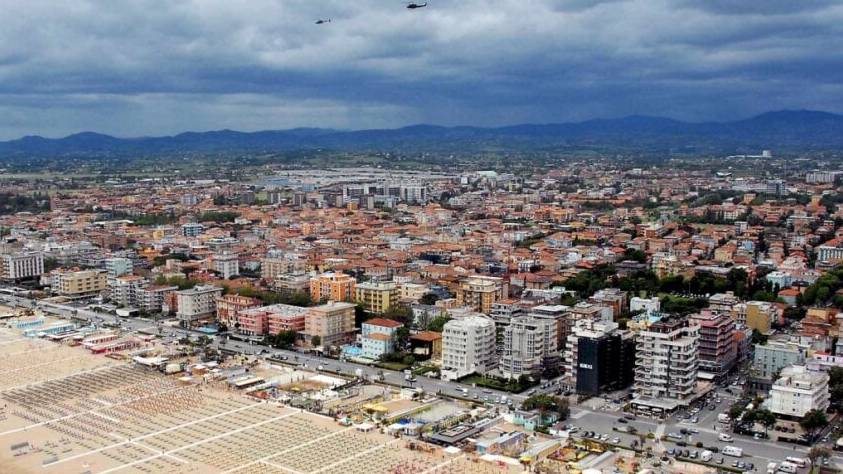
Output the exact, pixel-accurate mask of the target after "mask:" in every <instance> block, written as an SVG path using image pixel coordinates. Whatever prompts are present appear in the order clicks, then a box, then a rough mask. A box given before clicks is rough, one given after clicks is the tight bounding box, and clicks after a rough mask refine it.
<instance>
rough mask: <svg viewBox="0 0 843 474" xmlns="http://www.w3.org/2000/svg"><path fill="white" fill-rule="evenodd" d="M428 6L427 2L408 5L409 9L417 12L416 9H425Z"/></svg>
mask: <svg viewBox="0 0 843 474" xmlns="http://www.w3.org/2000/svg"><path fill="white" fill-rule="evenodd" d="M426 6H427V2H424V3H408V4H407V8H409V9H410V10H415V9H416V8H424V7H426Z"/></svg>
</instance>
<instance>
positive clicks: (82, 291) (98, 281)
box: [50, 270, 108, 298]
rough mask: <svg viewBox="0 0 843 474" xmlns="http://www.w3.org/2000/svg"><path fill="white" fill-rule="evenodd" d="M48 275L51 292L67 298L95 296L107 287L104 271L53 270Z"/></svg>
mask: <svg viewBox="0 0 843 474" xmlns="http://www.w3.org/2000/svg"><path fill="white" fill-rule="evenodd" d="M50 275H51V276H52V282H53V283H52V289H53V292H54V293H58V294H60V295H62V296H67V297H69V298H83V297H86V296H95V295H97V294H99V293H102V292H103V291H105V289H106V288H107V287H108V276H107V275H106V273H105V270H54V271H53V272H52V273H51V274H50Z"/></svg>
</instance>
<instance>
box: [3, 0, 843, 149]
mask: <svg viewBox="0 0 843 474" xmlns="http://www.w3.org/2000/svg"><path fill="white" fill-rule="evenodd" d="M10 3H11V4H10V5H5V9H4V10H5V11H4V15H3V17H2V18H0V40H2V41H0V113H2V114H3V117H4V120H3V121H2V122H0V123H2V125H1V126H0V139H2V140H9V139H14V138H18V137H21V136H25V135H42V136H48V137H63V136H66V135H70V134H72V133H77V132H80V131H94V132H98V133H103V134H109V135H113V136H119V137H138V136H161V135H173V134H177V133H180V132H184V131H203V130H221V129H232V130H241V131H255V130H275V129H288V128H296V127H320V128H336V129H344V130H359V129H373V128H398V127H401V126H406V125H412V124H419V123H430V124H436V125H443V126H453V125H474V126H501V125H509V124H517V123H561V122H575V121H582V120H588V119H594V118H612V117H624V116H628V115H650V116H659V117H671V118H675V119H678V120H683V121H693V122H701V121H727V120H734V119H741V118H746V117H751V116H753V115H756V114H759V113H763V112H766V111H770V110H781V109H811V110H823V111H829V112H836V113H839V112H843V85H841V84H843V81H841V79H843V78H841V73H843V67H841V66H843V64H842V63H843V53H841V52H840V51H839V49H835V48H829V47H828V46H829V45H833V44H838V43H840V39H841V32H840V29H839V27H838V26H837V25H839V24H840V21H841V20H843V4H840V3H838V2H833V1H830V0H808V1H803V2H785V1H780V0H773V1H768V2H763V3H761V4H752V5H743V4H742V3H739V2H731V1H725V0H717V1H710V2H705V3H702V4H701V3H700V2H692V1H689V0H662V1H640V0H628V1H624V0H605V1H601V0H593V1H590V0H567V1H566V0H531V1H526V2H525V1H517V0H486V1H480V0H466V1H463V2H455V1H446V0H442V1H435V0H434V1H431V2H429V6H428V7H427V8H425V9H419V10H415V11H410V10H407V9H406V8H404V5H403V4H402V2H400V1H395V2H391V1H390V2H383V1H375V0H360V1H355V2H348V1H338V0H336V1H335V0H326V1H322V2H312V1H305V0H254V1H251V2H248V3H246V4H241V3H234V2H222V1H217V0H195V1H191V2H165V1H163V0H137V1H119V2H107V1H104V0H83V1H78V2H73V3H70V4H62V5H56V4H55V3H54V2H49V1H46V0H34V1H30V2H10ZM320 18H324V19H327V18H330V19H331V20H332V22H331V23H329V24H325V25H315V24H314V22H315V20H317V19H320Z"/></svg>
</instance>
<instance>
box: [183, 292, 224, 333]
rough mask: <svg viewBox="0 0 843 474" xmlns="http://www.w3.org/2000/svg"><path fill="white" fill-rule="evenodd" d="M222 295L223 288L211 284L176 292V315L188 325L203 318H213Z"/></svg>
mask: <svg viewBox="0 0 843 474" xmlns="http://www.w3.org/2000/svg"><path fill="white" fill-rule="evenodd" d="M220 295H222V288H219V287H216V286H210V285H206V286H197V287H194V288H190V289H188V290H182V291H179V292H177V293H176V301H177V304H178V311H177V312H176V316H177V317H178V319H179V320H181V321H183V322H184V323H185V324H187V325H190V323H192V322H194V321H197V320H201V319H209V320H210V319H213V317H214V315H215V314H216V311H217V298H218V297H219V296H220Z"/></svg>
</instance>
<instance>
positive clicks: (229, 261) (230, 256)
mask: <svg viewBox="0 0 843 474" xmlns="http://www.w3.org/2000/svg"><path fill="white" fill-rule="evenodd" d="M211 269H212V270H214V271H215V272H217V273H219V275H220V277H222V279H223V280H228V279H229V278H231V277H233V276H236V275H239V274H240V259H239V258H238V256H237V254H234V253H221V254H215V255H214V256H213V257H211Z"/></svg>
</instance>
